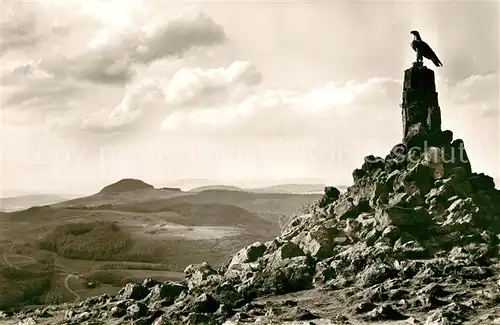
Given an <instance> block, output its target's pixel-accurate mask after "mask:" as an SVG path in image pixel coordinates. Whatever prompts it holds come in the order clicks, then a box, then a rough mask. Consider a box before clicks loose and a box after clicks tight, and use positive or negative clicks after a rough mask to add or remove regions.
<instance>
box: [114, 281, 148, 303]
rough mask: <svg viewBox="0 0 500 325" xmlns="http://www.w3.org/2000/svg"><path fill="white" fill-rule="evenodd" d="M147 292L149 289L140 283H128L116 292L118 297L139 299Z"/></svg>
mask: <svg viewBox="0 0 500 325" xmlns="http://www.w3.org/2000/svg"><path fill="white" fill-rule="evenodd" d="M148 294H149V290H148V289H147V288H145V287H143V286H142V285H139V284H135V283H128V284H127V285H126V286H125V287H124V288H122V289H121V290H120V291H119V292H118V296H119V297H120V299H133V300H141V299H143V298H145V297H146V296H147V295H148Z"/></svg>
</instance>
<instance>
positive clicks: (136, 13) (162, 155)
mask: <svg viewBox="0 0 500 325" xmlns="http://www.w3.org/2000/svg"><path fill="white" fill-rule="evenodd" d="M0 12H1V16H2V17H1V18H2V20H1V38H0V60H1V71H0V97H1V98H0V100H1V105H2V114H1V120H0V122H1V145H2V152H1V154H2V156H1V166H0V170H1V175H0V176H1V182H2V183H1V186H0V187H1V188H2V190H3V193H7V192H9V191H10V192H14V191H17V190H23V191H28V192H29V191H31V192H45V193H91V192H95V191H97V190H99V189H100V188H101V187H103V186H105V185H107V184H110V183H112V182H115V181H117V180H119V179H121V178H138V179H141V180H144V181H145V182H148V183H150V184H153V185H155V186H166V185H168V184H170V183H172V182H173V181H175V180H178V179H209V180H217V181H218V182H219V181H220V182H224V183H227V184H236V185H242V186H259V185H269V184H272V183H280V182H291V181H297V182H299V181H311V182H312V181H314V182H324V183H326V184H332V185H336V184H350V183H351V182H352V176H351V175H352V170H353V169H354V168H357V167H359V166H360V165H361V164H362V162H363V157H364V156H367V155H369V154H374V155H378V156H382V157H384V156H385V155H386V154H387V153H388V152H389V150H390V149H391V148H392V146H393V145H395V144H397V143H398V142H400V141H401V136H402V126H401V108H400V107H399V104H400V103H401V102H402V89H401V88H402V77H403V73H404V70H405V69H407V68H408V67H410V66H411V63H412V62H413V61H414V60H415V54H414V52H413V50H412V49H411V48H410V42H411V40H412V36H411V35H410V33H409V32H410V31H411V30H415V29H416V30H418V31H420V34H421V36H422V38H423V39H424V40H425V41H426V42H427V43H428V44H429V45H430V46H431V47H432V48H433V49H434V51H435V52H436V53H437V55H438V56H439V58H440V60H441V61H442V62H443V65H444V66H443V67H441V68H435V67H433V66H432V63H430V62H429V61H427V62H426V64H427V66H429V67H431V68H433V69H434V71H435V73H436V79H437V91H438V92H439V102H440V106H441V111H442V119H443V129H451V130H452V131H453V132H454V135H455V138H461V139H463V140H464V142H465V148H466V150H467V152H468V155H469V158H470V160H471V164H472V167H473V170H474V171H476V172H484V173H486V174H489V175H491V176H493V177H495V178H498V177H500V170H499V169H500V168H499V166H500V161H499V156H500V149H499V147H500V145H499V143H500V140H499V124H500V122H499V101H498V98H499V82H498V81H499V69H498V68H499V49H498V44H499V4H498V2H496V1H494V2H479V1H471V2H462V1H461V2H456V1H453V2H452V1H449V2H443V1H439V2H429V1H419V2H408V1H406V2H398V1H391V2H389V1H387V2H367V1H350V2H346V1H343V2H335V1H322V2H319V1H298V2H291V1H288V2H279V1H275V2H263V1H252V2H248V1H246V2H244V1H233V2H231V1H224V2H187V1H186V2H182V1H175V2H173V1H172V2H169V1H159V0H157V1H152V0H127V1H123V0H120V1H119V0H53V1H49V0H38V1H25V2H22V1H8V0H7V1H6V0H3V1H2V2H1V3H0ZM4 196H6V195H5V194H4Z"/></svg>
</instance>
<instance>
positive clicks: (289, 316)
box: [277, 306, 319, 321]
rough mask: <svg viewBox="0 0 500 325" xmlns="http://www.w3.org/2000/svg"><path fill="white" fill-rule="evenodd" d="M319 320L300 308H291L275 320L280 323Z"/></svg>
mask: <svg viewBox="0 0 500 325" xmlns="http://www.w3.org/2000/svg"><path fill="white" fill-rule="evenodd" d="M317 318H319V317H318V316H317V315H315V314H313V313H311V312H310V311H309V310H307V309H304V308H301V307H298V306H296V307H292V309H291V310H289V311H286V312H285V313H283V314H281V315H280V316H279V317H278V318H277V319H278V320H281V321H306V320H313V319H317Z"/></svg>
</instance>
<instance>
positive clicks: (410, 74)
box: [401, 62, 441, 146]
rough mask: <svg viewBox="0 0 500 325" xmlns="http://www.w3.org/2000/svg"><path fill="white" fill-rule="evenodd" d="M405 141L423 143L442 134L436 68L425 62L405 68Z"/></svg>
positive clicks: (410, 143) (412, 144)
mask: <svg viewBox="0 0 500 325" xmlns="http://www.w3.org/2000/svg"><path fill="white" fill-rule="evenodd" d="M401 107H402V117H403V142H404V143H406V144H407V145H410V146H420V145H422V144H423V142H424V141H426V140H431V139H437V138H439V137H440V134H441V110H440V108H439V103H438V94H437V92H436V83H435V78H434V71H432V70H431V69H428V68H427V67H425V66H424V65H423V63H422V62H415V63H413V66H412V67H411V68H409V69H407V70H405V76H404V83H403V104H402V105H401Z"/></svg>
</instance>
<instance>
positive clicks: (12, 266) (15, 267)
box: [3, 241, 19, 269]
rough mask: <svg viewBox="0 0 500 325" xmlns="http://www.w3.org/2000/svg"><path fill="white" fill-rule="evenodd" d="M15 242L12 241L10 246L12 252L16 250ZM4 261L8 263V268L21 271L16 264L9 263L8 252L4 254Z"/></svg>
mask: <svg viewBox="0 0 500 325" xmlns="http://www.w3.org/2000/svg"><path fill="white" fill-rule="evenodd" d="M14 243H15V242H14V241H12V245H11V246H10V251H11V252H12V251H13V250H14ZM3 259H4V261H5V263H7V265H8V266H10V267H11V268H14V269H19V266H16V265H14V264H11V263H10V262H9V259H8V258H7V252H4V253H3Z"/></svg>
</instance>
